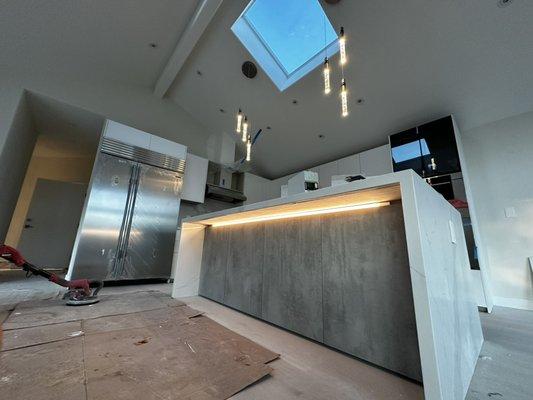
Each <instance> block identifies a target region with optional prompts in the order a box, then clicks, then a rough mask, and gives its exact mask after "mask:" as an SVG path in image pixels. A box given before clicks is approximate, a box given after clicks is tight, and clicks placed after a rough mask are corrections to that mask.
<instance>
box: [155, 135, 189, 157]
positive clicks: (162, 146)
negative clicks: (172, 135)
mask: <svg viewBox="0 0 533 400" xmlns="http://www.w3.org/2000/svg"><path fill="white" fill-rule="evenodd" d="M150 150H152V151H155V152H157V153H161V154H166V155H168V156H171V157H176V158H179V159H180V160H183V159H185V157H186V156H187V147H185V146H184V145H182V144H179V143H176V142H173V141H171V140H167V139H164V138H162V137H159V136H155V135H150Z"/></svg>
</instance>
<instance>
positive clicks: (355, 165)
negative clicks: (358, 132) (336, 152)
mask: <svg viewBox="0 0 533 400" xmlns="http://www.w3.org/2000/svg"><path fill="white" fill-rule="evenodd" d="M337 169H338V175H359V174H360V173H361V167H360V165H359V154H354V155H351V156H348V157H344V158H341V159H340V160H338V161H337Z"/></svg>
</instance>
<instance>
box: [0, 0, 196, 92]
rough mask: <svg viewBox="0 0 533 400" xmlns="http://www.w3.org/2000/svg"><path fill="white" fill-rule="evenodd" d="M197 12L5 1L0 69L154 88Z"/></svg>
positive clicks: (0, 10)
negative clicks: (152, 45) (62, 75)
mask: <svg viewBox="0 0 533 400" xmlns="http://www.w3.org/2000/svg"><path fill="white" fill-rule="evenodd" d="M197 5H198V0H179V1H175V0H150V1H147V0H74V1H65V0H46V1H42V0H15V1H1V2H0V34H1V36H0V37H1V39H0V67H3V68H10V67H11V68H15V69H17V70H26V71H28V72H29V73H40V74H43V75H46V74H47V73H53V74H54V75H58V74H64V75H66V76H68V77H69V78H72V77H74V78H77V79H80V80H82V79H88V78H90V79H91V81H102V82H106V81H114V82H121V83H128V84H136V85H143V86H152V85H154V84H155V82H156V80H157V78H158V77H159V74H160V73H161V71H162V69H163V67H164V66H165V64H166V62H167V59H168V58H169V57H170V54H171V53H172V51H173V50H174V47H175V45H176V42H177V41H178V39H179V38H180V36H181V34H182V33H183V31H184V30H185V28H186V27H187V24H188V23H189V21H190V19H191V17H192V15H193V13H194V11H195V9H196V7H197ZM151 43H154V44H156V47H155V48H153V47H151V46H150V44H151Z"/></svg>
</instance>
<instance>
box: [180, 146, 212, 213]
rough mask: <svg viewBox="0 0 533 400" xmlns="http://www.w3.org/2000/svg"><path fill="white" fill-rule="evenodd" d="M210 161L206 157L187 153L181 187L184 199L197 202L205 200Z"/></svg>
mask: <svg viewBox="0 0 533 400" xmlns="http://www.w3.org/2000/svg"><path fill="white" fill-rule="evenodd" d="M208 163H209V161H208V160H207V159H205V158H202V157H198V156H195V155H193V154H189V153H187V159H186V163H185V174H184V176H183V186H182V188H181V199H182V200H188V201H194V202H195V203H203V202H204V197H205V184H206V181H207V166H208Z"/></svg>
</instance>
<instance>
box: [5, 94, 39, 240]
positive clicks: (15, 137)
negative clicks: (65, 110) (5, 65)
mask: <svg viewBox="0 0 533 400" xmlns="http://www.w3.org/2000/svg"><path fill="white" fill-rule="evenodd" d="M0 87H1V85H0ZM2 93H3V90H2V91H0V128H2V129H0V241H3V240H4V237H5V235H6V233H7V231H8V228H9V223H10V221H11V215H12V213H13V210H14V209H15V205H16V204H17V199H18V196H19V190H20V187H21V186H22V182H23V181H24V175H25V173H26V167H27V166H28V163H29V162H30V158H31V154H32V151H33V145H34V143H35V138H36V134H35V129H34V127H33V123H32V121H31V118H30V115H29V110H28V104H27V99H26V96H25V94H24V93H22V92H21V93H20V94H19V96H18V97H17V98H2V97H3V96H2ZM3 105H5V107H6V108H3V107H2V106H3ZM8 116H9V118H8ZM6 118H8V119H7V120H6ZM8 121H9V124H8V123H6V122H8Z"/></svg>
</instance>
